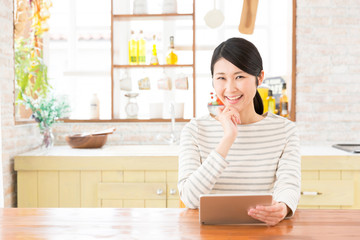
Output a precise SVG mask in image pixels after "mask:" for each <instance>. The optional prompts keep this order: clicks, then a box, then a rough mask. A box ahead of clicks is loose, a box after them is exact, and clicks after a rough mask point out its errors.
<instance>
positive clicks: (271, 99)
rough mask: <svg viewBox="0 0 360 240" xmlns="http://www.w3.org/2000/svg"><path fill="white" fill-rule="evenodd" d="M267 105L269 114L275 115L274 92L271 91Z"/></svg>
mask: <svg viewBox="0 0 360 240" xmlns="http://www.w3.org/2000/svg"><path fill="white" fill-rule="evenodd" d="M266 100H267V105H268V112H272V113H274V114H275V106H276V102H275V98H274V97H273V93H272V90H270V89H269V93H268V97H267V99H266Z"/></svg>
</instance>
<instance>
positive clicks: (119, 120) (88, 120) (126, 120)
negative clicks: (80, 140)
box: [60, 118, 191, 123]
mask: <svg viewBox="0 0 360 240" xmlns="http://www.w3.org/2000/svg"><path fill="white" fill-rule="evenodd" d="M190 120H191V119H184V118H176V119H175V122H189V121H190ZM60 121H62V122H64V123H95V122H100V123H104V122H113V123H116V122H171V119H164V118H153V119H133V118H131V119H130V118H124V119H61V120H60Z"/></svg>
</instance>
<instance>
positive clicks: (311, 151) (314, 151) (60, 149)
mask: <svg viewBox="0 0 360 240" xmlns="http://www.w3.org/2000/svg"><path fill="white" fill-rule="evenodd" d="M300 152H301V155H302V156H358V157H360V154H356V153H350V152H346V151H343V150H340V149H336V148H333V147H332V146H331V145H327V146H325V145H322V146H301V149H300ZM178 153H179V145H121V146H113V145H105V146H104V147H102V148H97V149H75V148H71V147H69V146H55V147H53V148H51V149H48V150H43V149H36V150H33V151H30V152H26V153H22V154H19V155H18V156H178Z"/></svg>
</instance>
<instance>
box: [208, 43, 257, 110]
mask: <svg viewBox="0 0 360 240" xmlns="http://www.w3.org/2000/svg"><path fill="white" fill-rule="evenodd" d="M220 58H224V59H226V60H227V61H229V62H231V63H232V64H234V65H235V66H236V67H238V68H239V69H241V70H243V71H244V72H246V73H248V74H250V75H253V76H255V77H256V86H258V77H259V76H260V74H261V71H262V70H263V64H262V59H261V56H260V53H259V51H258V50H257V48H256V47H255V45H254V44H252V43H251V42H249V41H247V40H245V39H243V38H230V39H228V40H226V41H225V42H222V43H221V44H220V45H219V46H217V48H215V50H214V53H213V56H212V59H211V76H213V75H214V65H215V63H216V62H217V61H218V60H219V59H220ZM253 101H254V108H255V112H256V113H257V114H260V115H261V114H263V111H264V105H263V102H262V99H261V96H260V94H259V92H258V91H257V90H256V95H255V97H254V99H253Z"/></svg>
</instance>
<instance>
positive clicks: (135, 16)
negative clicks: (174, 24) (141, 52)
mask: <svg viewBox="0 0 360 240" xmlns="http://www.w3.org/2000/svg"><path fill="white" fill-rule="evenodd" d="M193 16H194V14H192V13H185V14H176V13H171V14H114V15H113V20H114V21H126V20H130V19H131V20H148V19H149V18H151V20H164V19H169V18H189V19H191V18H192V17H193Z"/></svg>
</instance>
